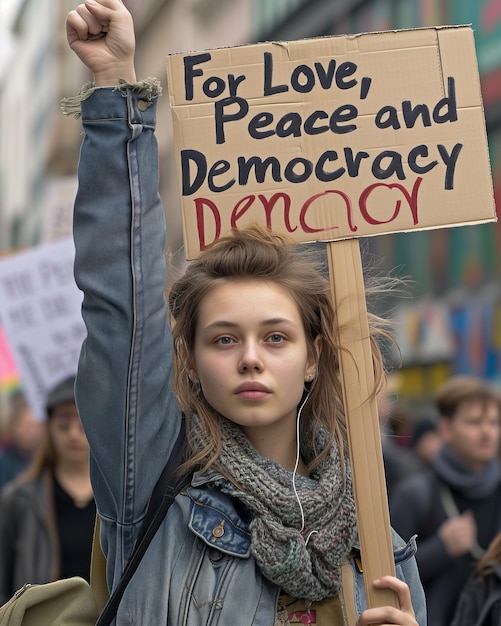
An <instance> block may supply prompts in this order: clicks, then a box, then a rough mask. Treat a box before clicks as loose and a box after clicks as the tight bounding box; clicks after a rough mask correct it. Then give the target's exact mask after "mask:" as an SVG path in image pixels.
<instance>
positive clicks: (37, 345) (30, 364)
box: [0, 238, 85, 419]
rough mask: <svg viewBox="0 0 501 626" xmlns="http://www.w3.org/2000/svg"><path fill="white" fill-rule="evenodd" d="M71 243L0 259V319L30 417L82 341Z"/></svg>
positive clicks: (70, 366) (39, 412)
mask: <svg viewBox="0 0 501 626" xmlns="http://www.w3.org/2000/svg"><path fill="white" fill-rule="evenodd" d="M74 256H75V249H74V245H73V240H72V239H71V238H67V239H62V240H60V241H58V242H56V243H54V244H49V245H44V246H39V247H36V248H32V249H30V250H28V251H26V252H22V253H19V254H15V255H13V256H10V257H7V258H4V259H2V260H0V319H1V320H2V324H3V327H4V330H5V333H6V336H7V339H8V342H9V346H10V349H11V351H12V354H13V356H14V359H15V361H16V364H17V367H18V370H19V374H20V377H21V384H22V387H23V390H24V392H25V394H26V397H27V399H28V402H29V404H30V406H31V407H32V409H33V412H34V413H35V415H36V416H37V418H39V419H44V416H45V410H44V404H45V397H46V394H47V392H48V390H50V389H51V388H52V387H53V386H54V385H55V384H57V383H58V382H59V381H60V380H62V379H63V378H65V377H66V376H68V375H70V374H74V373H75V372H76V368H77V362H78V356H79V353H80V348H81V345H82V341H83V339H84V337H85V326H84V323H83V321H82V317H81V304H82V294H81V292H80V291H79V289H78V288H77V286H76V284H75V280H74V278H73V260H74Z"/></svg>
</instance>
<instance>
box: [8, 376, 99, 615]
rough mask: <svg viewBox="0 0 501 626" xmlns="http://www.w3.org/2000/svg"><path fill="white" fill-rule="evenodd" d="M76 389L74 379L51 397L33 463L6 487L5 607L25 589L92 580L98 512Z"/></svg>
mask: <svg viewBox="0 0 501 626" xmlns="http://www.w3.org/2000/svg"><path fill="white" fill-rule="evenodd" d="M74 385H75V377H74V376H71V377H69V378H67V379H65V380H63V381H61V383H59V384H57V385H56V386H55V387H54V389H53V390H52V391H51V392H50V393H49V395H48V398H47V403H46V409H47V419H46V421H45V423H44V424H43V435H42V439H41V441H40V444H39V446H38V448H37V450H36V451H35V456H34V458H33V460H32V463H31V465H30V466H29V467H28V469H27V470H26V472H24V473H23V474H21V475H20V476H18V477H16V479H15V480H14V481H12V482H10V483H8V484H7V485H5V486H4V488H3V489H2V492H1V497H0V603H4V602H6V601H7V600H8V599H9V598H10V597H11V596H12V595H13V594H14V592H16V591H17V590H18V589H20V588H21V587H22V586H23V585H24V584H25V583H36V584H40V583H48V582H51V581H53V580H57V579H58V578H68V577H70V576H81V577H82V578H86V579H87V580H88V579H89V573H90V553H91V547H92V535H93V531H94V523H95V518H96V507H95V504H94V499H93V494H92V486H91V482H90V476H89V444H88V442H87V439H86V437H85V433H84V431H83V428H82V424H81V422H80V419H79V417H78V413H77V409H76V406H75V397H74Z"/></svg>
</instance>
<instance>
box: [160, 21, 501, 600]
mask: <svg viewBox="0 0 501 626" xmlns="http://www.w3.org/2000/svg"><path fill="white" fill-rule="evenodd" d="M167 74H168V82H169V91H170V102H171V109H172V117H173V127H174V139H175V156H176V163H177V168H178V177H179V181H180V192H181V205H182V212H183V228H184V242H185V252H186V256H187V258H194V257H196V256H197V255H198V254H200V252H201V251H203V250H204V249H205V248H206V247H207V246H209V245H210V244H211V243H213V242H214V241H215V240H217V239H218V238H219V237H221V236H222V235H225V234H229V233H230V232H231V231H232V230H235V229H239V228H242V227H245V226H247V225H250V224H253V223H257V224H260V225H262V226H265V227H267V228H268V229H270V230H272V231H273V232H277V233H282V234H288V235H289V236H290V237H291V238H292V239H293V240H295V241H298V242H308V241H327V242H329V243H328V245H327V252H328V260H329V273H330V281H331V288H332V297H333V302H334V306H335V308H336V317H337V320H336V322H337V328H336V329H335V331H336V333H337V335H338V340H339V345H340V346H342V348H343V349H342V350H340V351H339V360H340V376H341V381H342V385H343V401H344V407H345V413H346V416H347V430H348V440H349V445H350V459H351V464H352V469H353V482H354V491H355V500H356V506H357V523H358V531H359V538H360V546H361V555H362V562H363V573H364V581H365V587H366V592H367V601H368V606H369V607H374V606H383V605H393V606H398V601H397V599H396V597H395V595H394V594H393V593H392V592H389V591H388V590H376V589H374V587H373V586H372V582H373V581H374V580H375V579H377V578H379V577H380V576H382V575H384V574H393V575H394V573H395V563H394V557H393V550H392V540H391V532H390V524H389V512H388V506H387V496H386V486H385V480H384V468H383V460H382V454H381V439H380V429H379V421H378V411H377V403H376V397H375V395H374V385H375V381H374V371H373V366H372V351H371V345H370V339H369V329H368V318H367V310H366V304H365V291H364V280H363V272H362V264H361V258H360V249H359V245H358V238H359V237H361V236H373V235H378V234H383V233H391V232H399V231H410V230H423V229H431V228H439V227H444V226H460V225H466V224H476V223H483V222H489V221H494V220H495V219H496V214H495V207H494V199H493V188H492V179H491V171H490V164H489V155H488V147H487V138H486V130H485V120H484V113H483V106H482V99H481V94H480V84H479V77H478V69H477V62H476V56H475V46H474V40H473V33H472V30H471V28H469V27H467V26H458V27H441V28H426V29H418V30H407V31H392V32H383V33H366V34H361V35H350V36H339V37H325V38H320V39H311V40H302V41H296V42H272V43H262V44H257V45H250V46H241V47H237V48H225V49H218V50H211V51H205V52H200V53H190V54H179V55H171V56H169V57H168V58H167Z"/></svg>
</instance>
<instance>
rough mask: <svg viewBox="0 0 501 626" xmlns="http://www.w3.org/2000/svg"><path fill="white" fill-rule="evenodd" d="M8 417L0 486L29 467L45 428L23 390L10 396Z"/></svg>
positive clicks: (0, 457)
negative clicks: (34, 413) (31, 407)
mask: <svg viewBox="0 0 501 626" xmlns="http://www.w3.org/2000/svg"><path fill="white" fill-rule="evenodd" d="M7 419H8V422H7V429H6V433H5V441H4V442H3V447H2V450H1V451H0V488H1V487H3V485H5V483H8V482H9V481H11V480H12V479H13V478H15V477H16V476H17V475H18V474H20V473H21V472H23V471H24V470H25V469H26V468H27V467H28V465H29V463H30V461H31V459H32V456H33V452H34V451H35V449H36V448H37V445H38V443H39V441H40V438H41V436H42V430H43V427H42V424H41V423H40V422H39V421H38V420H37V419H36V418H35V416H34V415H33V412H32V410H31V409H30V407H29V406H28V403H27V402H26V398H25V397H24V395H23V393H22V392H21V391H16V392H14V393H13V394H12V395H11V396H10V397H9V402H8V418H7Z"/></svg>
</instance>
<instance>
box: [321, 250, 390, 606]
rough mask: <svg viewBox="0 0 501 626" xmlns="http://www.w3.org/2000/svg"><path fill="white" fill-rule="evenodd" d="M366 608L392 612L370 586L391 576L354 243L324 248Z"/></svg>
mask: <svg viewBox="0 0 501 626" xmlns="http://www.w3.org/2000/svg"><path fill="white" fill-rule="evenodd" d="M327 253H328V259H329V273H330V282H331V289H332V297H333V301H334V307H335V310H336V316H337V329H338V337H339V345H341V346H343V349H342V350H340V352H339V362H340V373H341V382H342V386H343V396H344V407H345V413H346V419H347V429H348V441H349V447H350V457H351V465H352V472H353V486H354V493H355V502H356V509H357V523H358V533H359V539H360V551H361V555H362V566H363V574H364V582H365V589H366V594H367V604H368V606H369V608H372V607H377V606H386V605H389V606H395V607H398V606H399V605H398V600H397V598H396V595H395V594H394V592H393V591H391V590H388V589H376V588H375V587H374V586H373V584H372V583H373V581H374V580H376V579H377V578H380V577H381V576H384V575H387V574H390V575H393V576H394V575H395V563H394V560H393V548H392V541H391V530H390V521H389V512H388V506H387V494H386V483H385V476H384V467H383V457H382V451H381V436H380V430H379V419H378V411H377V405H376V398H375V397H374V393H373V392H374V371H373V366H372V351H371V345H370V339H369V325H368V320H367V308H366V303H365V290H364V280H363V272H362V261H361V257H360V245H359V242H358V239H346V240H344V241H336V242H331V243H328V244H327Z"/></svg>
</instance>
